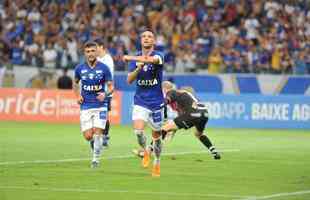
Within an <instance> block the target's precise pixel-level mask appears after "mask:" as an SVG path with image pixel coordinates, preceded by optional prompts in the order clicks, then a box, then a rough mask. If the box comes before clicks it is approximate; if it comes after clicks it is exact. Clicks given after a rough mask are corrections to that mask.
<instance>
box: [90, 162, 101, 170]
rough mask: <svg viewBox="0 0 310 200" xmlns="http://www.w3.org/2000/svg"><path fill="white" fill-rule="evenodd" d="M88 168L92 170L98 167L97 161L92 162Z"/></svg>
mask: <svg viewBox="0 0 310 200" xmlns="http://www.w3.org/2000/svg"><path fill="white" fill-rule="evenodd" d="M90 167H91V168H93V169H94V168H98V167H99V161H92V162H91V165H90Z"/></svg>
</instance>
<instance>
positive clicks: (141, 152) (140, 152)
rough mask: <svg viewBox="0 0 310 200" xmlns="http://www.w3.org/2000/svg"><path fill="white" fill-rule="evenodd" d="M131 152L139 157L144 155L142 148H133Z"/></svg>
mask: <svg viewBox="0 0 310 200" xmlns="http://www.w3.org/2000/svg"><path fill="white" fill-rule="evenodd" d="M132 153H133V154H135V155H136V156H138V157H139V158H143V156H144V151H143V150H139V149H133V150H132Z"/></svg>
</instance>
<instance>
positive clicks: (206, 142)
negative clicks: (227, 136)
mask: <svg viewBox="0 0 310 200" xmlns="http://www.w3.org/2000/svg"><path fill="white" fill-rule="evenodd" d="M195 136H196V137H197V138H198V139H199V140H200V142H201V143H202V144H203V145H204V146H205V147H207V148H208V149H209V151H210V153H211V154H212V156H213V158H214V159H216V160H219V159H221V155H220V154H219V152H218V151H217V150H216V148H215V146H213V145H212V142H211V140H210V139H209V138H208V137H207V136H206V135H205V134H203V132H200V131H198V130H196V133H195Z"/></svg>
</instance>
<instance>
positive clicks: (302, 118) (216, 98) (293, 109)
mask: <svg viewBox="0 0 310 200" xmlns="http://www.w3.org/2000/svg"><path fill="white" fill-rule="evenodd" d="M199 97H200V99H202V100H203V102H204V103H205V104H206V105H207V107H208V110H209V116H210V120H209V124H208V125H209V126H212V127H232V128H233V127H236V128H280V129H281V128H284V129H285V128H293V129H310V97H308V96H303V95H281V96H267V95H210V94H209V95H207V94H200V95H199Z"/></svg>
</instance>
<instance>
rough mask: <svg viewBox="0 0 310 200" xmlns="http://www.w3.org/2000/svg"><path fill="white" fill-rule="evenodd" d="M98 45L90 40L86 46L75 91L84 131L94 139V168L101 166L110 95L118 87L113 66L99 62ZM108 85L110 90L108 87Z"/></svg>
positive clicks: (76, 73)
mask: <svg viewBox="0 0 310 200" xmlns="http://www.w3.org/2000/svg"><path fill="white" fill-rule="evenodd" d="M97 54H98V52H97V44H96V43H95V42H87V43H86V44H85V45H84V55H85V59H86V62H85V63H82V64H79V65H77V66H76V67H75V81H74V91H75V94H76V95H77V97H78V103H79V104H80V109H81V111H80V122H81V131H82V132H83V135H84V138H85V139H86V140H87V141H91V140H93V141H94V149H93V159H92V163H91V167H93V168H95V167H98V165H99V158H100V154H101V151H102V133H103V130H104V129H105V126H106V120H107V112H108V111H107V110H108V108H107V102H106V101H105V98H106V96H109V95H110V94H111V93H112V92H113V89H114V86H113V82H112V75H111V72H110V70H109V68H108V67H107V66H106V65H105V64H103V63H100V62H97V58H96V57H97ZM105 85H107V89H105Z"/></svg>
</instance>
